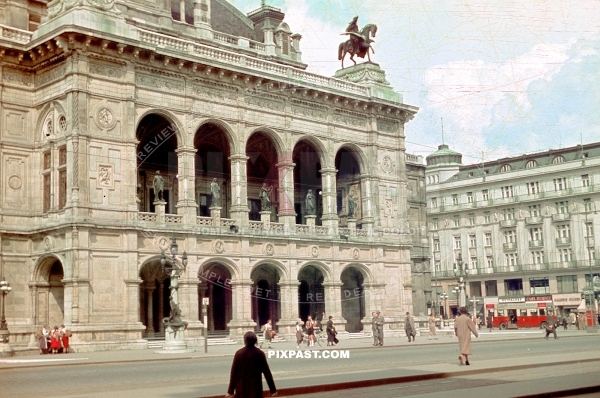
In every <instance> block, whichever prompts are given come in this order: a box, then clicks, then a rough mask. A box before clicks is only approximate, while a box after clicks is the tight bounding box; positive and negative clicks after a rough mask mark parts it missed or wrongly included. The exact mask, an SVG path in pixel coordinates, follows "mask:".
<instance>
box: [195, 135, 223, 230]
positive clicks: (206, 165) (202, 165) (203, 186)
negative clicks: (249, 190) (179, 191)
mask: <svg viewBox="0 0 600 398" xmlns="http://www.w3.org/2000/svg"><path fill="white" fill-rule="evenodd" d="M194 148H196V149H197V151H198V152H197V153H196V161H195V163H196V172H195V174H196V195H197V198H196V200H197V203H198V215H199V216H203V217H209V216H210V209H211V207H220V208H221V217H225V218H227V217H229V208H230V206H231V166H230V163H229V156H230V149H229V141H228V139H227V135H226V134H225V132H224V131H223V130H222V129H221V127H219V126H217V125H216V124H213V123H207V124H204V125H202V126H201V127H200V128H199V129H198V131H197V132H196V135H195V137H194ZM213 183H214V184H213ZM216 187H218V188H216ZM215 190H217V191H218V192H216V193H217V194H218V195H217V196H218V198H217V197H216V196H215Z"/></svg>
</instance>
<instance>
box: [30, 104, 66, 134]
mask: <svg viewBox="0 0 600 398" xmlns="http://www.w3.org/2000/svg"><path fill="white" fill-rule="evenodd" d="M51 113H53V114H54V117H52V120H53V122H54V132H55V133H56V132H59V133H63V134H64V133H66V132H67V131H68V129H69V127H68V126H69V123H68V119H66V118H67V113H66V112H65V108H64V107H63V106H62V105H61V104H60V102H58V101H50V102H48V103H47V104H46V105H44V106H43V107H42V110H41V111H40V112H39V114H38V115H39V117H38V119H37V122H36V128H35V131H36V135H35V137H36V141H44V140H47V139H48V138H50V137H51V136H52V135H53V136H56V134H52V135H48V134H46V127H45V124H46V122H47V120H48V118H49V117H51ZM61 116H64V117H65V120H66V123H67V124H66V126H65V128H60V125H59V118H60V117H61Z"/></svg>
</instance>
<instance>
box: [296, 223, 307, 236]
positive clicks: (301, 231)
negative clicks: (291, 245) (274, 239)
mask: <svg viewBox="0 0 600 398" xmlns="http://www.w3.org/2000/svg"><path fill="white" fill-rule="evenodd" d="M309 231H310V229H309V228H308V225H299V224H296V233H298V234H308V232H309Z"/></svg>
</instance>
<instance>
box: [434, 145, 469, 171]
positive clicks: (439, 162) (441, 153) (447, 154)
mask: <svg viewBox="0 0 600 398" xmlns="http://www.w3.org/2000/svg"><path fill="white" fill-rule="evenodd" d="M460 165H462V154H460V153H458V152H456V151H453V150H452V149H450V148H449V147H448V145H446V144H442V145H440V146H438V150H437V151H435V152H434V153H432V154H431V155H429V156H427V166H428V167H433V166H460Z"/></svg>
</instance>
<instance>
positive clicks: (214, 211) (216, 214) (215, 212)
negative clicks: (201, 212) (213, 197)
mask: <svg viewBox="0 0 600 398" xmlns="http://www.w3.org/2000/svg"><path fill="white" fill-rule="evenodd" d="M210 216H211V217H212V219H213V225H214V226H215V227H218V226H220V225H221V207H218V206H211V208H210Z"/></svg>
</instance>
